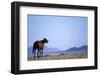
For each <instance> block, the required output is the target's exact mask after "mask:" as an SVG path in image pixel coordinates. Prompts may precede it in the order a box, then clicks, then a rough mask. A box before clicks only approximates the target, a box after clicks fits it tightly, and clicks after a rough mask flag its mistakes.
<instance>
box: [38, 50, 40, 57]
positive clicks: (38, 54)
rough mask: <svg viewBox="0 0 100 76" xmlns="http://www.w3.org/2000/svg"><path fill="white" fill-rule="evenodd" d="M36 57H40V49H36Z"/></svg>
mask: <svg viewBox="0 0 100 76" xmlns="http://www.w3.org/2000/svg"><path fill="white" fill-rule="evenodd" d="M37 57H38V58H39V57H40V49H38V51H37Z"/></svg>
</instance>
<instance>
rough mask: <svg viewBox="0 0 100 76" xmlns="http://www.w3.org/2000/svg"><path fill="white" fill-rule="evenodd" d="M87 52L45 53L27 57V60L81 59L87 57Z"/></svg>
mask: <svg viewBox="0 0 100 76" xmlns="http://www.w3.org/2000/svg"><path fill="white" fill-rule="evenodd" d="M87 57H88V56H87V52H84V53H74V54H60V55H45V56H44V57H43V58H36V59H34V58H33V57H28V61H33V60H61V59H83V58H87Z"/></svg>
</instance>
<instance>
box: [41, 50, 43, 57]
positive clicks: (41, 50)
mask: <svg viewBox="0 0 100 76" xmlns="http://www.w3.org/2000/svg"><path fill="white" fill-rule="evenodd" d="M41 57H42V58H43V48H42V49H41Z"/></svg>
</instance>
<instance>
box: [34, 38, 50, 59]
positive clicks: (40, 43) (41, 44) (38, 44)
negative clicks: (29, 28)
mask: <svg viewBox="0 0 100 76" xmlns="http://www.w3.org/2000/svg"><path fill="white" fill-rule="evenodd" d="M45 43H48V40H47V39H46V38H44V39H43V40H40V41H35V42H34V44H33V50H32V51H33V54H34V59H35V58H36V51H37V57H43V48H44V44H45Z"/></svg>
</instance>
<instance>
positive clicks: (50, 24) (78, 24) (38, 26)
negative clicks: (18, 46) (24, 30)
mask: <svg viewBox="0 0 100 76" xmlns="http://www.w3.org/2000/svg"><path fill="white" fill-rule="evenodd" d="M87 22H88V18H87V17H77V16H66V17H65V16H42V15H40V16H39V15H28V47H30V46H32V45H33V42H34V41H36V40H41V39H43V38H47V39H48V40H49V42H48V43H47V44H45V46H47V47H54V48H58V49H60V50H65V49H68V48H71V47H79V46H82V45H87V32H88V23H87Z"/></svg>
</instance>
